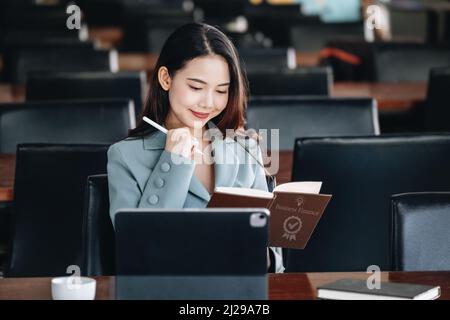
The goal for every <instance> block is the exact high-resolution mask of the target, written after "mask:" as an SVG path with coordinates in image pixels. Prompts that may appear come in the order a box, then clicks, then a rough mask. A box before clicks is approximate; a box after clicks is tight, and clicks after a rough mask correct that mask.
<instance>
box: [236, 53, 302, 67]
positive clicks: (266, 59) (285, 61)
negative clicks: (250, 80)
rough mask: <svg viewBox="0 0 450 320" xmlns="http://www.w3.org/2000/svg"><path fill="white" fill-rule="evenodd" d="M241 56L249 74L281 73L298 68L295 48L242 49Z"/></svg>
mask: <svg viewBox="0 0 450 320" xmlns="http://www.w3.org/2000/svg"><path fill="white" fill-rule="evenodd" d="M239 55H240V58H241V62H242V63H243V65H244V67H245V69H246V70H247V73H253V72H259V71H262V72H268V71H272V72H279V71H282V70H286V69H295V68H296V67H297V58H296V56H295V50H294V48H241V49H239Z"/></svg>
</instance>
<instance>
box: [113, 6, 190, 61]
mask: <svg viewBox="0 0 450 320" xmlns="http://www.w3.org/2000/svg"><path fill="white" fill-rule="evenodd" d="M158 2H159V3H158ZM158 2H155V1H153V3H151V2H147V3H146V2H144V1H125V2H124V3H123V4H124V7H123V10H122V21H123V31H124V37H123V40H122V42H121V45H120V50H121V51H132V52H133V51H139V52H155V53H159V52H160V51H161V49H162V46H163V45H164V42H165V41H166V40H167V38H168V37H169V36H170V35H171V34H172V33H173V31H175V30H176V29H177V28H178V27H181V26H182V25H185V24H187V23H192V22H194V17H193V12H192V11H186V10H185V9H183V7H182V3H181V2H179V1H178V4H177V3H176V2H175V3H173V4H172V5H171V4H170V3H169V2H167V1H166V2H165V3H163V2H162V1H158Z"/></svg>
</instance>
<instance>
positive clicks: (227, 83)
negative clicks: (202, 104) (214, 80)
mask: <svg viewBox="0 0 450 320" xmlns="http://www.w3.org/2000/svg"><path fill="white" fill-rule="evenodd" d="M187 80H191V81H195V82H198V83H201V84H207V83H206V82H205V81H203V80H200V79H196V78H187ZM228 85H230V83H229V82H225V83H221V84H218V85H217V86H218V87H222V86H228Z"/></svg>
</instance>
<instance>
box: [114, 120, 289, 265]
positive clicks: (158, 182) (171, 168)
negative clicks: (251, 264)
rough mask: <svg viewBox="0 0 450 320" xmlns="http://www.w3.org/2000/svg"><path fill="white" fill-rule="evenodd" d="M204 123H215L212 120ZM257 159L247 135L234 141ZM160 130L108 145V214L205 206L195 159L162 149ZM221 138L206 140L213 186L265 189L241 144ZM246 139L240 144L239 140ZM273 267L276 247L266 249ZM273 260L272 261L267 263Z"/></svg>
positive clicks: (277, 252) (256, 150)
mask: <svg viewBox="0 0 450 320" xmlns="http://www.w3.org/2000/svg"><path fill="white" fill-rule="evenodd" d="M208 126H209V128H210V129H211V128H217V127H215V125H214V124H212V122H209V123H208ZM238 141H239V143H241V144H242V145H246V146H247V150H248V151H249V152H252V154H254V155H256V156H257V157H258V158H259V162H260V163H262V157H261V151H260V149H259V147H258V145H257V144H256V142H255V141H254V140H252V139H249V140H244V139H240V140H238ZM165 143H166V135H165V134H163V133H161V132H159V131H157V132H155V133H153V134H151V135H147V136H145V137H143V138H127V139H125V140H122V141H120V142H117V143H115V144H113V145H112V146H111V147H110V148H109V150H108V184H109V200H110V216H111V220H112V221H113V223H114V216H115V214H116V212H117V210H118V209H121V208H171V209H180V208H205V207H206V206H207V204H208V202H209V200H210V198H211V195H210V194H209V192H208V191H207V190H206V188H205V187H204V186H203V184H202V183H201V182H200V181H199V180H198V179H197V178H196V176H195V175H194V169H195V163H194V161H193V160H190V159H187V158H185V157H182V156H180V155H177V154H174V153H171V152H167V151H166V150H164V147H165ZM239 143H238V142H237V141H235V140H233V139H231V138H229V137H227V138H225V139H214V140H213V141H212V142H211V147H212V150H213V152H212V155H213V158H214V161H215V163H214V174H215V187H243V188H256V189H261V190H265V191H267V183H266V179H265V173H264V170H263V169H262V168H261V166H259V165H258V164H257V163H256V161H251V159H252V157H251V156H250V155H249V152H247V151H246V150H245V149H244V147H243V146H242V145H240V144H239ZM245 143H246V144H245ZM271 249H272V252H273V254H274V257H275V272H283V271H284V267H283V260H282V254H281V249H280V248H271ZM272 263H273V262H272Z"/></svg>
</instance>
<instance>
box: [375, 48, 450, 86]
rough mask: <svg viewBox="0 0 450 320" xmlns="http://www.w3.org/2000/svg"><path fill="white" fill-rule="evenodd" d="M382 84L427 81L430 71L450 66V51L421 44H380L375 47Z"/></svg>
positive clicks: (376, 68)
mask: <svg viewBox="0 0 450 320" xmlns="http://www.w3.org/2000/svg"><path fill="white" fill-rule="evenodd" d="M374 61H375V74H376V75H375V77H376V81H380V82H399V81H424V82H425V81H427V80H428V74H429V72H430V69H432V68H436V67H444V66H448V65H450V50H449V49H439V48H431V47H427V46H425V45H419V44H401V43H380V44H377V45H375V47H374Z"/></svg>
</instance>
